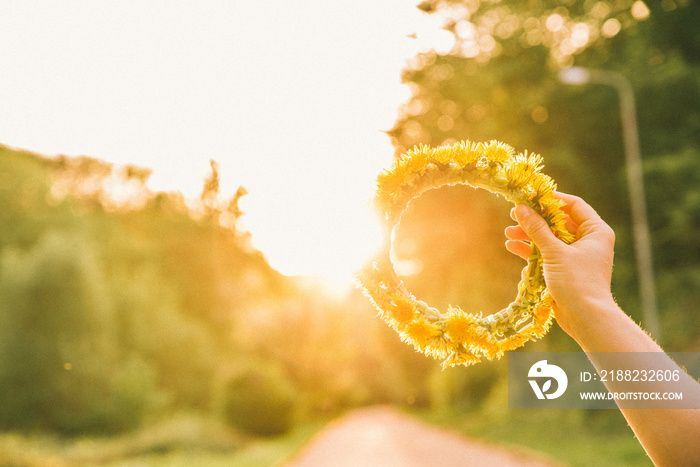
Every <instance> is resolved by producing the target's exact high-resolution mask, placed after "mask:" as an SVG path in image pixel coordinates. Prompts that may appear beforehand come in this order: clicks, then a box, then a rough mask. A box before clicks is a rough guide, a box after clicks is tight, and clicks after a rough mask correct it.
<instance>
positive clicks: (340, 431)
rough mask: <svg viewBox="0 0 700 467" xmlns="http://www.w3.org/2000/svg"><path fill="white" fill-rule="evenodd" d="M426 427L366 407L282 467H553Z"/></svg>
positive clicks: (385, 409) (331, 426)
mask: <svg viewBox="0 0 700 467" xmlns="http://www.w3.org/2000/svg"><path fill="white" fill-rule="evenodd" d="M556 465H557V464H555V463H553V462H551V461H548V460H546V459H545V458H544V457H538V456H537V455H536V454H534V453H532V454H531V453H527V454H525V453H524V452H514V451H509V450H507V449H505V448H502V447H499V446H495V445H489V444H486V443H483V442H481V441H474V440H471V439H468V438H465V437H463V436H460V435H459V434H456V433H454V432H451V431H448V430H446V429H442V428H438V427H434V426H431V425H428V424H426V423H424V422H422V421H420V420H417V419H415V418H411V417H410V416H408V415H404V414H402V413H401V412H399V411H397V410H395V409H393V408H391V407H371V408H366V409H360V410H357V411H355V412H352V413H350V414H348V415H346V416H344V417H341V418H340V419H338V420H336V421H335V422H332V423H330V424H329V425H328V426H327V427H325V428H324V429H323V430H322V431H321V432H320V433H319V434H318V435H316V437H314V438H313V439H312V440H311V441H310V442H309V444H308V445H307V446H306V447H305V448H304V449H302V451H301V452H300V453H299V454H298V455H297V456H296V458H295V459H294V460H293V461H292V462H290V463H288V464H287V465H286V466H285V467H320V466H322V467H325V466H329V467H358V466H360V467H364V466H367V467H414V466H415V467H418V466H420V467H426V466H428V467H457V466H475V467H478V466H488V467H494V466H497V467H514V466H528V467H554V466H556Z"/></svg>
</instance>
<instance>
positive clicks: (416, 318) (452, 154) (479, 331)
mask: <svg viewBox="0 0 700 467" xmlns="http://www.w3.org/2000/svg"><path fill="white" fill-rule="evenodd" d="M542 162H543V161H542V157H541V156H539V155H538V154H528V153H527V151H525V152H524V153H520V154H515V151H514V149H513V148H511V147H510V146H508V145H506V144H503V143H501V142H498V141H491V142H489V143H474V142H469V141H462V142H460V143H456V144H454V145H451V146H440V147H437V148H431V147H429V146H426V145H419V146H416V147H415V148H414V149H413V150H411V151H408V152H407V153H406V154H404V155H402V156H401V157H400V158H399V159H397V161H396V163H395V164H394V167H393V169H391V170H385V171H384V172H382V173H381V174H380V175H379V177H378V178H377V192H376V196H375V200H374V202H375V206H376V207H377V208H378V209H379V210H380V211H381V213H382V214H383V219H384V221H385V227H386V228H385V232H384V245H383V248H382V249H381V252H380V253H379V255H378V257H377V258H376V259H375V260H374V261H372V262H371V263H369V264H368V265H367V266H366V267H365V268H364V269H363V270H362V271H361V272H360V273H359V274H358V283H359V286H360V287H361V288H362V289H363V290H364V292H365V294H366V295H367V296H368V297H369V298H370V300H371V301H372V303H373V304H374V305H375V306H376V308H377V309H378V310H379V315H380V316H381V317H382V318H383V319H384V320H385V321H386V322H387V324H389V325H390V326H391V327H392V328H394V329H395V330H396V331H397V332H398V333H399V334H400V335H401V339H402V340H403V341H404V342H408V343H410V344H413V346H414V347H415V349H416V350H418V351H420V352H423V353H425V354H426V355H430V356H432V357H434V358H439V359H442V360H443V362H442V366H443V368H446V367H448V366H454V365H471V364H473V363H477V362H479V361H480V360H481V358H483V357H485V358H487V359H489V360H492V359H494V358H500V357H501V356H502V355H503V353H504V352H505V351H508V350H513V349H515V348H518V347H520V346H522V345H523V344H524V343H525V342H527V341H528V340H535V339H538V338H540V337H542V336H543V335H544V334H545V333H546V332H547V331H548V329H549V326H550V324H551V321H552V299H551V297H550V295H549V293H548V292H547V289H546V286H545V283H544V276H543V273H542V257H541V255H540V252H539V250H538V249H537V247H536V246H535V245H534V244H532V245H531V250H530V257H529V258H528V262H527V266H526V267H525V270H524V274H523V276H522V280H521V281H520V283H519V284H518V295H517V297H516V298H515V301H513V302H512V303H511V304H510V305H508V306H507V307H506V308H505V309H503V310H501V311H499V312H497V313H494V314H492V315H489V316H482V314H481V313H479V314H477V315H473V314H470V313H466V312H464V311H462V310H461V309H460V308H459V307H456V306H450V307H449V308H448V310H447V311H446V312H441V311H439V310H437V309H436V308H433V307H430V306H428V304H426V303H424V302H422V301H419V300H417V299H416V297H414V296H413V295H411V294H410V293H409V292H408V290H406V288H405V287H404V285H403V283H402V282H401V280H400V279H399V277H398V276H397V274H396V272H395V271H394V266H393V264H392V262H391V257H390V251H391V234H392V232H393V230H394V227H395V226H396V225H397V224H398V223H399V220H400V218H401V215H402V213H403V212H404V211H405V210H406V208H407V206H408V204H409V202H410V201H411V200H412V199H414V198H417V197H418V196H420V195H421V194H422V193H424V192H426V191H428V190H430V189H433V188H440V187H442V186H445V185H459V184H463V185H470V186H472V187H474V188H483V189H486V190H488V191H490V192H492V193H495V194H497V195H502V196H503V197H505V198H506V199H507V200H508V201H510V202H512V203H514V204H515V205H518V204H525V205H528V206H530V207H531V208H533V209H534V210H536V211H537V212H538V213H540V214H541V215H542V217H543V218H544V219H545V220H546V221H547V223H548V224H549V227H550V228H551V230H552V232H553V233H554V234H555V235H557V236H558V237H559V238H560V239H561V240H563V241H564V242H566V243H571V242H572V241H573V240H574V237H573V235H572V234H571V233H569V232H568V231H567V229H566V227H565V222H566V217H565V214H564V213H563V212H562V211H561V209H560V208H561V207H562V206H563V205H564V202H563V201H561V200H559V199H558V198H557V197H555V195H554V190H555V189H556V184H555V183H554V181H553V180H552V179H551V178H550V177H549V176H547V175H545V174H543V173H541V170H542V167H543V165H542Z"/></svg>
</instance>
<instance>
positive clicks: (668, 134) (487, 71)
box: [389, 0, 700, 350]
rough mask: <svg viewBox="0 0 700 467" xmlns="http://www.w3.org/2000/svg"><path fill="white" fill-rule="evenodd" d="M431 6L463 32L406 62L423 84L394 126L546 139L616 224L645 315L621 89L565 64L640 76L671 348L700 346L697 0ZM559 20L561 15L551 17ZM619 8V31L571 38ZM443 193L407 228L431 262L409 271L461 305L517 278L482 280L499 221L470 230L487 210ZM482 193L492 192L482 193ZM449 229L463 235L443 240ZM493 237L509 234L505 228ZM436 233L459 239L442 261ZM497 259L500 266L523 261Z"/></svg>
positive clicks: (635, 305)
mask: <svg viewBox="0 0 700 467" xmlns="http://www.w3.org/2000/svg"><path fill="white" fill-rule="evenodd" d="M420 8H421V9H422V10H423V11H424V12H426V13H427V14H431V15H437V16H442V18H443V20H444V21H443V22H444V28H445V29H446V30H448V31H451V32H453V33H454V35H455V44H456V45H455V47H454V49H453V50H452V53H450V54H447V55H437V54H435V53H426V54H423V55H420V56H418V57H416V58H415V59H414V60H413V61H412V62H410V63H409V65H408V66H407V68H406V69H405V70H404V75H403V79H404V82H406V83H407V84H409V86H410V87H411V90H412V92H413V96H412V98H411V99H410V100H409V101H408V102H407V103H406V104H405V105H404V107H403V108H402V109H401V113H400V116H399V119H398V121H397V122H396V124H395V126H394V128H392V130H391V131H390V132H389V135H390V136H391V137H392V141H393V143H394V145H395V147H396V150H397V153H402V152H405V151H406V150H407V149H409V148H411V147H412V146H413V145H415V144H419V143H426V144H430V145H432V146H436V145H440V144H443V143H445V144H448V143H451V142H453V141H455V140H462V139H470V140H477V141H486V140H491V139H498V140H500V141H504V142H506V143H508V144H511V145H512V146H514V147H515V148H516V149H517V150H525V149H527V150H529V151H534V152H538V153H541V154H542V155H543V156H544V159H545V165H546V168H545V171H546V173H547V174H549V175H551V176H552V177H553V178H554V179H555V180H556V181H557V182H558V184H559V187H560V189H561V190H562V191H566V192H571V193H575V194H577V195H579V196H582V197H583V198H585V199H586V200H587V201H589V202H590V203H591V204H592V205H593V206H594V207H595V208H596V210H597V211H598V212H599V213H600V214H601V216H602V217H603V218H604V219H606V220H607V221H608V222H609V223H610V224H611V225H612V227H613V228H614V229H615V231H616V234H617V247H616V261H615V264H616V267H615V270H614V277H613V289H614V290H613V291H614V293H615V296H616V298H617V300H618V302H619V303H620V304H621V306H622V307H623V308H624V309H625V310H626V311H628V313H630V314H631V315H632V316H633V317H634V318H635V319H641V315H640V312H639V309H640V304H639V298H638V296H639V293H638V290H637V278H636V264H635V258H634V248H633V238H632V229H631V220H630V214H629V212H630V209H629V199H628V193H627V188H626V170H625V162H624V156H623V154H624V153H623V145H622V137H621V134H622V131H621V123H620V117H619V106H618V95H617V93H616V91H615V90H614V89H613V88H611V87H609V86H601V85H588V86H579V87H575V86H569V85H564V84H563V83H561V82H559V81H558V79H557V72H558V71H559V69H561V67H562V66H567V65H572V64H576V65H580V66H587V67H591V68H601V69H608V70H614V71H617V72H619V73H621V74H623V75H625V76H627V77H629V79H630V81H631V83H632V85H633V87H634V90H635V94H636V97H637V99H636V101H637V109H638V121H639V133H640V144H641V151H642V156H643V158H644V161H645V162H644V167H645V171H646V173H645V184H646V191H647V204H648V216H649V221H650V224H651V228H652V240H653V247H654V252H653V253H654V258H655V274H656V276H657V289H658V290H657V292H658V301H659V307H660V312H661V321H662V323H663V325H664V326H665V328H664V329H663V336H664V344H666V345H670V346H671V347H670V348H671V349H679V350H680V349H687V350H691V349H693V348H696V347H697V345H698V344H697V340H695V341H693V340H692V339H691V336H693V335H697V333H698V330H699V329H700V323H698V322H697V321H696V320H695V319H694V318H692V317H691V316H688V312H687V310H688V309H689V307H692V305H691V304H692V303H697V301H698V300H700V295H699V292H698V291H700V283H698V282H697V277H698V275H699V272H700V264H698V261H697V258H698V257H700V255H698V252H697V245H698V240H697V238H696V237H697V236H696V234H695V232H696V231H697V225H696V224H697V219H696V217H697V215H696V214H697V213H696V211H697V206H696V204H697V197H698V194H697V186H698V180H697V174H698V170H700V157H698V154H697V151H696V150H695V148H697V147H698V146H699V145H700V140H699V139H698V138H699V136H700V126H699V125H700V79H699V78H698V77H699V76H700V73H698V63H697V53H696V52H697V50H696V49H697V47H695V45H694V44H696V42H697V39H698V37H700V35H698V33H697V28H694V27H689V24H690V23H692V21H691V20H689V18H690V16H692V13H693V12H695V11H696V10H697V5H695V4H693V5H690V4H688V3H687V2H660V3H658V4H654V6H651V5H650V8H651V13H650V15H649V16H648V17H646V16H645V14H644V11H643V10H642V11H640V10H637V11H636V12H635V11H634V10H633V9H632V2H617V3H607V2H597V3H594V2H582V1H573V2H566V3H565V4H562V3H561V2H536V3H533V2H529V3H528V2H525V3H523V2H516V1H502V2H497V3H493V2H460V1H448V0H434V1H426V2H423V3H422V4H421V6H420ZM593 16H595V18H592V17H593ZM548 20H549V21H553V22H551V24H550V25H549V26H547V21H548ZM608 20H610V21H611V22H610V23H608V24H619V25H620V30H619V32H617V33H616V34H607V37H606V34H602V33H601V34H598V35H595V34H594V35H592V36H590V37H589V41H588V42H587V43H586V44H585V46H582V47H580V48H578V49H576V50H573V49H567V48H566V47H567V43H566V37H565V36H566V35H567V34H570V33H571V32H572V31H573V30H574V27H576V25H577V24H579V23H583V22H585V24H586V25H587V26H586V27H587V28H588V31H589V32H591V31H593V32H595V31H602V30H603V29H602V28H603V23H604V22H606V21H608ZM689 21H690V23H689ZM560 22H561V24H562V25H563V26H565V28H564V29H560V30H558V31H559V32H557V33H554V32H553V30H550V29H549V27H550V26H551V27H553V28H555V29H556V27H558V26H557V25H558V24H560ZM598 28H600V29H598ZM470 31H471V32H470ZM486 36H488V37H486ZM611 36H614V37H611ZM484 38H486V39H488V41H485V40H482V39H484ZM681 38H683V39H681ZM470 41H473V42H474V43H472V42H470ZM491 41H495V46H493V48H491V49H488V50H489V52H487V51H485V50H486V49H484V48H483V44H487V43H488V44H491V45H493V42H491ZM474 44H477V45H478V46H479V47H481V51H480V52H479V53H478V54H476V52H475V54H471V52H470V51H471V50H472V49H471V48H470V47H472V46H474ZM565 52H566V53H565ZM432 198H433V199H430V200H426V201H425V202H424V203H422V204H421V205H417V206H416V212H415V214H414V219H415V220H414V221H413V226H412V227H411V231H410V234H409V235H407V236H408V237H410V238H414V239H417V241H418V243H417V244H415V245H412V251H413V253H411V254H410V255H408V256H406V257H405V259H407V260H414V259H419V260H420V261H421V262H422V263H423V264H424V268H423V271H422V272H421V273H418V274H416V275H415V276H413V277H410V278H406V280H405V281H406V282H407V283H408V282H411V284H412V287H418V288H420V284H425V283H428V282H431V283H433V284H438V288H439V289H440V290H439V291H437V290H435V291H432V290H426V291H425V292H422V291H420V290H419V293H425V294H426V295H427V296H426V299H428V301H432V300H434V299H435V298H434V297H432V296H431V294H433V292H435V293H434V295H435V296H436V297H443V299H444V298H445V297H447V298H448V300H449V301H451V302H452V303H455V302H456V303H457V304H460V305H462V304H463V303H465V302H467V301H469V300H472V299H473V298H472V297H473V296H474V295H475V294H474V292H473V291H472V289H473V288H474V287H473V286H470V285H472V284H473V285H474V286H476V288H477V289H479V292H480V293H481V294H483V295H489V294H490V293H491V292H490V291H493V294H494V296H495V295H500V294H501V293H500V292H498V291H499V290H500V288H501V286H502V284H504V283H505V282H504V280H502V279H500V278H499V277H496V276H497V275H498V274H495V275H492V277H488V278H486V277H485V278H484V279H485V280H483V281H482V282H479V280H478V278H472V277H470V276H473V275H474V274H475V273H474V271H475V270H477V271H484V270H485V269H486V268H484V266H483V265H484V264H486V262H485V261H483V260H482V262H481V265H482V266H481V267H477V268H475V267H474V264H472V263H470V260H469V258H470V257H475V256H478V255H479V253H480V252H478V251H477V252H475V251H474V248H473V244H476V243H477V242H478V244H479V246H480V248H483V249H488V248H490V246H489V245H485V242H486V240H485V239H486V238H487V237H486V235H484V236H483V237H482V238H480V239H478V240H476V241H471V240H469V237H468V235H470V230H472V229H473V227H472V226H471V225H470V224H469V223H468V220H470V221H471V222H472V223H477V222H480V221H481V219H484V217H482V216H484V214H483V213H477V212H475V208H474V205H475V203H473V202H472V201H471V200H469V199H467V198H466V197H465V196H463V195H462V194H460V193H457V192H454V193H440V194H436V195H434V196H433V197H432ZM478 203H479V204H480V205H484V206H486V203H485V202H484V201H482V200H479V201H478ZM441 206H451V209H453V211H451V212H450V214H449V216H450V219H452V220H454V224H453V226H452V229H451V230H450V231H446V232H445V233H444V234H442V233H440V232H441V231H444V230H445V228H446V226H442V225H441V224H440V223H439V221H437V225H439V226H440V228H439V229H436V228H435V226H436V219H435V217H436V216H437V214H436V213H437V212H439V211H438V210H439V209H443V208H441ZM443 210H444V209H443ZM443 214H445V213H443ZM437 217H439V216H437ZM491 221H492V220H491V219H487V222H491ZM439 235H443V237H444V238H445V239H448V238H449V239H451V240H450V241H449V242H448V241H447V240H443V241H442V242H440V241H438V236H439ZM492 237H500V234H499V233H496V232H494V233H492ZM501 238H502V237H501ZM497 243H498V244H499V245H500V244H501V243H500V242H497ZM436 245H448V246H449V248H451V250H450V255H447V256H450V257H451V258H453V259H454V261H449V262H443V265H442V266H441V265H440V264H438V263H439V261H438V260H437V259H435V266H431V262H432V261H433V260H434V258H435V257H436V256H439V255H441V254H442V253H441V251H440V250H439V249H436V248H435V246H436ZM443 249H444V247H443ZM507 255H508V254H507V253H505V252H503V251H501V252H497V251H489V253H488V254H487V255H486V254H485V256H488V257H489V258H491V261H492V264H498V265H505V264H506V263H505V261H507V260H506V259H505V257H506V256H507ZM444 265H447V266H444ZM490 267H493V269H494V270H496V271H497V272H500V271H509V270H510V268H512V266H499V267H494V266H490ZM484 274H488V273H487V272H485V273H484ZM479 284H488V286H480V285H479ZM409 288H410V287H409ZM426 289H430V287H426ZM451 291H455V292H451Z"/></svg>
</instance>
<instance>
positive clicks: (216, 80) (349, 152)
mask: <svg viewBox="0 0 700 467" xmlns="http://www.w3.org/2000/svg"><path fill="white" fill-rule="evenodd" d="M417 3H418V2H417V1H415V0H413V1H407V0H353V1H351V2H331V1H328V0H300V1H289V0H271V1H246V0H200V1H197V2H194V1H180V0H150V1H143V0H120V1H119V2H112V1H98V0H80V1H79V0H73V1H67V0H60V1H59V0H47V1H37V0H3V2H2V3H1V4H0V63H2V73H0V143H2V144H6V145H9V146H12V147H16V148H21V149H28V150H31V151H35V152H39V153H41V154H44V155H48V156H53V155H56V154H65V155H69V156H76V155H88V156H91V157H96V158H100V159H104V160H106V161H109V162H113V163H116V164H127V163H130V164H136V165H139V166H143V167H150V168H152V169H153V171H154V173H153V175H152V177H151V182H150V185H149V186H150V187H151V188H152V189H154V190H164V191H181V192H183V193H184V194H185V195H186V196H188V197H195V196H198V194H199V192H200V190H201V186H202V181H203V179H204V177H205V176H206V175H207V173H208V171H209V159H214V160H216V161H218V162H219V164H220V167H221V178H222V189H223V191H224V193H225V194H233V193H234V192H235V189H236V188H237V187H238V185H243V186H245V187H246V188H247V189H248V191H249V193H250V194H249V195H248V196H246V197H245V198H244V200H245V202H242V207H243V209H244V211H245V212H246V215H245V216H244V220H245V226H246V228H247V229H248V230H249V231H250V232H251V233H252V235H253V237H252V238H253V244H254V246H255V247H256V248H258V249H260V250H261V251H262V252H263V253H264V254H265V255H266V256H267V258H268V260H269V261H270V263H271V264H272V266H273V267H275V268H276V269H278V270H279V271H281V272H283V273H285V274H294V275H296V274H303V275H307V274H311V275H320V276H322V277H324V278H325V280H326V282H327V283H329V284H331V285H334V286H336V287H339V286H343V285H348V284H350V283H351V272H352V271H354V270H356V269H358V268H359V267H360V266H361V265H362V264H363V263H364V261H365V260H366V259H367V257H368V255H369V254H370V253H371V252H372V251H373V249H374V248H376V246H377V244H378V236H379V234H378V231H377V227H376V226H375V224H374V222H375V221H374V215H373V214H372V212H371V210H370V209H368V200H369V199H370V198H371V196H372V190H373V188H374V180H375V177H376V175H377V173H378V172H379V171H380V170H381V169H382V168H383V167H389V166H390V165H391V163H392V155H393V148H392V146H391V144H390V141H389V138H388V136H386V135H385V134H384V133H382V130H388V129H389V128H391V126H392V125H393V123H394V121H395V119H396V115H397V113H396V112H397V109H398V107H399V106H400V104H401V103H403V102H405V101H406V100H407V98H408V97H409V92H408V89H407V88H406V87H405V86H403V85H402V84H401V83H400V73H401V69H402V68H403V67H404V65H405V61H406V60H407V59H409V58H410V57H413V56H414V55H415V54H416V53H418V52H419V51H423V50H427V49H429V48H431V47H440V44H441V42H442V40H443V39H446V38H445V37H444V36H440V35H439V34H438V35H437V36H436V35H435V33H436V31H438V30H439V27H436V26H438V25H435V24H434V19H433V18H431V16H428V15H424V14H422V13H421V12H420V11H419V10H418V9H417V8H416V7H415V5H416V4H417ZM414 33H418V36H417V37H418V38H417V39H412V38H409V37H407V36H409V35H411V34H414ZM447 40H448V41H449V38H447ZM448 45H449V44H448ZM443 46H444V45H443Z"/></svg>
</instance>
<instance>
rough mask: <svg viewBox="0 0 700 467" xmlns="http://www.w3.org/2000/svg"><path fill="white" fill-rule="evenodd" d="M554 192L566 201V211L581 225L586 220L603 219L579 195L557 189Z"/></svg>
mask: <svg viewBox="0 0 700 467" xmlns="http://www.w3.org/2000/svg"><path fill="white" fill-rule="evenodd" d="M554 194H555V196H556V197H557V198H559V199H560V200H562V201H564V202H565V203H566V207H565V208H564V212H566V213H567V214H569V217H570V218H571V220H572V221H574V222H575V223H576V224H577V225H581V224H583V223H584V222H586V221H601V220H602V219H601V218H600V216H599V215H598V213H597V212H596V211H595V209H593V208H592V207H591V206H590V205H589V204H588V203H586V202H585V201H584V200H583V199H581V198H579V197H578V196H574V195H570V194H567V193H562V192H560V191H555V192H554Z"/></svg>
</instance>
